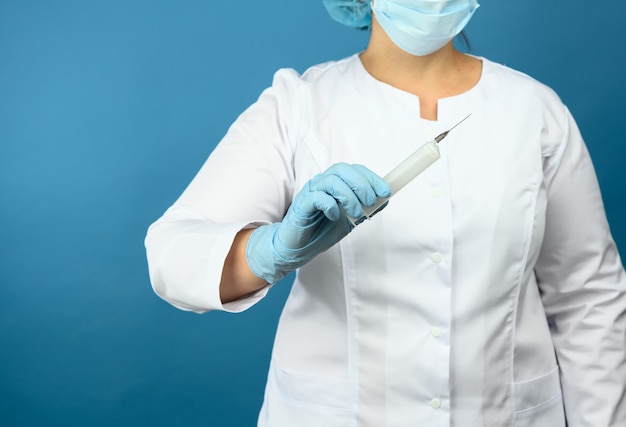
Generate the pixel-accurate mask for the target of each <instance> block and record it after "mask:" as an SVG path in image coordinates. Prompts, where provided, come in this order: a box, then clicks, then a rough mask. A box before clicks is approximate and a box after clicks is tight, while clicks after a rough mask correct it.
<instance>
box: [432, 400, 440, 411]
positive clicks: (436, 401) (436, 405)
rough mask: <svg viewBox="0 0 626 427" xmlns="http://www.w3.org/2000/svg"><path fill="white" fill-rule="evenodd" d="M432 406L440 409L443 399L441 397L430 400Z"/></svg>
mask: <svg viewBox="0 0 626 427" xmlns="http://www.w3.org/2000/svg"><path fill="white" fill-rule="evenodd" d="M430 406H432V407H433V408H435V409H439V408H441V400H439V399H433V400H431V401H430Z"/></svg>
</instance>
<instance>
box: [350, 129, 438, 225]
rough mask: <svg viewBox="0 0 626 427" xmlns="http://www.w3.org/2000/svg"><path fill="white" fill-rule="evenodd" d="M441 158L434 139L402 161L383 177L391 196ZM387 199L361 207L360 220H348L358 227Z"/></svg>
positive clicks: (384, 203) (383, 205) (374, 213)
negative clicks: (370, 205)
mask: <svg viewBox="0 0 626 427" xmlns="http://www.w3.org/2000/svg"><path fill="white" fill-rule="evenodd" d="M440 157H441V154H440V153H439V146H438V144H437V141H435V140H434V139H433V140H432V141H429V142H427V143H426V144H424V145H422V146H421V147H420V148H418V149H417V150H416V151H415V152H414V153H413V154H411V155H410V156H409V157H407V158H406V159H404V161H402V163H400V164H399V165H398V166H396V167H395V168H393V169H392V170H391V171H390V172H389V173H388V174H387V175H385V176H384V177H383V179H384V180H385V182H387V184H389V186H390V187H391V196H392V197H393V196H395V195H396V194H397V193H398V191H400V190H401V189H402V188H403V187H404V186H405V185H407V184H408V183H409V182H411V181H413V179H415V178H416V177H417V176H418V175H419V174H421V173H422V172H424V171H425V170H426V169H427V168H428V167H429V166H430V165H432V164H433V163H435V161H437V159H439V158H440ZM389 199H390V197H389V198H379V199H378V200H376V204H375V205H374V206H372V207H369V208H368V207H363V216H361V217H360V218H357V219H355V218H349V219H350V221H351V222H352V224H353V225H355V226H356V225H359V224H360V223H362V222H363V221H365V220H366V219H370V218H371V217H373V216H374V215H376V214H377V213H378V212H380V211H381V210H382V209H383V208H384V207H385V206H387V203H389Z"/></svg>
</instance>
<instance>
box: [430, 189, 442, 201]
mask: <svg viewBox="0 0 626 427" xmlns="http://www.w3.org/2000/svg"><path fill="white" fill-rule="evenodd" d="M432 195H433V198H435V199H438V198H439V196H441V191H440V190H439V189H438V188H435V189H434V190H433V191H432Z"/></svg>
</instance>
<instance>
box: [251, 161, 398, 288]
mask: <svg viewBox="0 0 626 427" xmlns="http://www.w3.org/2000/svg"><path fill="white" fill-rule="evenodd" d="M390 195H391V189H390V188H389V185H388V184H387V183H386V182H385V181H384V180H383V179H382V178H381V177H379V176H378V175H376V174H375V173H373V172H372V171H370V170H369V169H367V168H366V167H365V166H361V165H348V164H345V163H338V164H335V165H333V166H331V167H330V168H328V169H327V170H326V171H325V172H324V173H321V174H319V175H316V176H315V177H313V178H312V179H311V180H310V181H309V182H307V183H306V184H305V185H304V187H303V189H302V190H301V191H300V192H299V193H298V194H297V195H296V197H295V198H294V199H293V202H292V204H291V206H290V207H289V210H288V211H287V214H286V215H285V217H284V218H283V220H282V221H281V222H278V223H275V224H270V225H263V226H261V227H259V228H257V229H256V230H254V231H253V232H252V234H251V235H250V240H249V241H248V245H247V248H246V256H247V259H248V265H249V266H250V268H251V270H252V272H253V273H254V274H256V275H257V276H258V277H260V278H262V279H264V280H266V281H267V282H268V283H276V282H277V281H279V280H280V279H282V278H284V277H285V276H286V275H287V274H289V273H290V272H291V271H293V270H295V269H296V268H298V267H301V266H303V265H304V264H306V263H307V262H309V261H310V260H311V259H312V258H313V257H315V256H316V255H317V254H319V253H320V252H323V251H325V250H327V249H328V248H330V247H331V246H333V245H334V244H335V243H337V242H338V241H340V240H341V239H343V238H344V237H345V236H346V235H347V234H348V233H349V232H350V231H352V228H354V226H353V225H352V223H351V222H350V221H349V220H348V217H347V216H348V215H349V216H351V217H352V218H359V217H360V216H362V215H363V207H362V206H367V207H370V206H373V205H374V204H375V203H376V198H377V197H389V196H390Z"/></svg>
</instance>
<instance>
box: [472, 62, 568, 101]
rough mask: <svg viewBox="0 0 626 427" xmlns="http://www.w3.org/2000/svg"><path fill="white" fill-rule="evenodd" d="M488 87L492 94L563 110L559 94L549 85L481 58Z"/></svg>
mask: <svg viewBox="0 0 626 427" xmlns="http://www.w3.org/2000/svg"><path fill="white" fill-rule="evenodd" d="M481 59H482V61H483V67H484V68H483V69H484V73H485V80H486V85H488V86H489V87H488V89H489V90H490V91H492V93H494V94H496V93H499V94H501V95H503V96H506V97H508V98H510V97H512V99H516V100H520V101H526V102H529V103H531V104H533V103H539V104H544V105H545V106H546V107H551V108H557V109H562V107H563V103H562V101H561V98H560V97H559V96H558V94H557V93H556V92H555V91H554V90H553V89H552V88H550V87H549V86H548V85H546V84H544V83H542V82H540V81H539V80H537V79H535V78H534V77H532V76H530V75H528V74H526V73H524V72H522V71H519V70H516V69H513V68H511V67H508V66H506V65H504V64H500V63H497V62H493V61H490V60H488V59H486V58H481Z"/></svg>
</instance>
